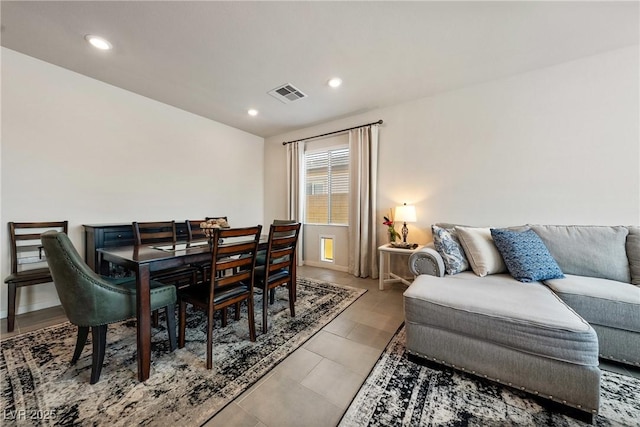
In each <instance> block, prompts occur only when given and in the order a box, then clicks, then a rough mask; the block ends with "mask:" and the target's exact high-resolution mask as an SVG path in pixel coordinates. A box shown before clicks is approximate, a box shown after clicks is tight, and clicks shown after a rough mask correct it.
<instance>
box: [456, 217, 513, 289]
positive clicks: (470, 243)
mask: <svg viewBox="0 0 640 427" xmlns="http://www.w3.org/2000/svg"><path fill="white" fill-rule="evenodd" d="M456 232H457V233H458V239H459V240H460V244H461V245H462V248H463V249H464V253H465V255H466V256H467V260H468V261H469V264H470V265H471V269H472V270H473V272H474V273H476V274H477V275H478V276H480V277H483V276H486V275H488V274H497V273H506V272H507V266H506V265H505V263H504V261H503V259H502V255H500V252H499V251H498V248H497V246H496V245H495V243H494V242H493V237H491V229H490V228H474V227H456Z"/></svg>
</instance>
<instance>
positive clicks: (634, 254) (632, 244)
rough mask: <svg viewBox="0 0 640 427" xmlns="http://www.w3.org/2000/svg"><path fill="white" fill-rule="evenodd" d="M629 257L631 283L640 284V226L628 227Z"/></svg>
mask: <svg viewBox="0 0 640 427" xmlns="http://www.w3.org/2000/svg"><path fill="white" fill-rule="evenodd" d="M628 228H629V235H628V236H627V258H629V271H630V273H631V283H633V284H634V285H637V286H640V227H628Z"/></svg>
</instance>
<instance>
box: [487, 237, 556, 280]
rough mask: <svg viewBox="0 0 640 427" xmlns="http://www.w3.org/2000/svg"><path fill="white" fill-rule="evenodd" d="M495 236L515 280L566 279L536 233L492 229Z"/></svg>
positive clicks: (499, 249) (494, 239)
mask: <svg viewBox="0 0 640 427" xmlns="http://www.w3.org/2000/svg"><path fill="white" fill-rule="evenodd" d="M491 236H492V237H493V241H494V243H495V244H496V246H497V247H498V251H500V255H502V258H503V259H504V263H505V264H506V266H507V269H508V270H509V273H511V275H512V276H513V278H514V279H516V280H518V281H520V282H537V281H539V280H546V279H562V278H564V275H563V274H562V270H560V267H558V263H556V260H555V259H554V258H553V256H551V253H549V250H548V249H547V247H546V246H545V244H544V242H543V241H542V239H540V236H538V235H537V234H536V232H535V231H533V230H527V231H520V232H519V231H512V230H504V229H495V228H492V229H491Z"/></svg>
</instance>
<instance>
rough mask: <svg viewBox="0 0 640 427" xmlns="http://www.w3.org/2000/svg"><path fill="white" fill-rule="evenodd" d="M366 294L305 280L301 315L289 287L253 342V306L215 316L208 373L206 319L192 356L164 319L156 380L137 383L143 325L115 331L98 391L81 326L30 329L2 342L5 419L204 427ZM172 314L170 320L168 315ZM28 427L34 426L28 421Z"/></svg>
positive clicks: (198, 314) (157, 336)
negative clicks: (172, 345) (173, 345)
mask: <svg viewBox="0 0 640 427" xmlns="http://www.w3.org/2000/svg"><path fill="white" fill-rule="evenodd" d="M364 292H365V290H364V289H357V288H353V287H349V286H344V285H338V284H333V283H328V282H324V281H318V280H313V279H306V278H301V277H299V278H298V280H297V295H298V299H297V301H296V317H295V318H291V316H290V314H289V302H288V298H287V293H286V290H285V289H278V290H277V291H276V300H275V303H274V304H272V305H270V306H269V319H270V322H269V333H267V334H260V335H258V336H257V341H256V342H255V343H252V342H251V341H249V340H248V339H246V337H248V331H247V311H246V306H244V305H243V306H242V307H243V308H242V311H243V312H242V316H241V320H240V321H237V322H229V324H228V326H226V327H220V317H219V316H218V315H216V325H215V328H216V329H215V330H216V333H215V334H214V342H215V346H214V347H215V349H216V355H215V367H216V369H214V370H211V371H210V370H207V369H204V365H205V362H204V359H205V355H206V348H205V342H206V339H207V338H206V332H205V331H204V328H202V327H198V325H204V324H206V313H204V312H202V311H198V310H191V309H188V310H187V319H186V321H187V325H188V328H187V340H186V341H187V342H186V349H184V350H177V351H175V352H173V353H170V354H169V353H168V347H169V343H168V339H167V331H166V328H165V327H164V326H165V324H164V322H161V323H160V325H159V327H158V328H157V329H156V328H154V329H153V331H152V337H151V339H152V341H151V352H152V356H151V360H152V365H151V376H150V377H149V379H148V380H147V381H145V382H139V381H138V380H137V378H136V369H137V368H136V358H135V353H136V321H135V320H128V321H124V322H119V323H114V324H112V325H110V326H109V345H108V346H107V348H106V357H105V360H107V361H108V363H109V366H108V367H107V366H105V369H104V370H103V372H102V376H101V380H100V381H99V382H98V383H96V384H94V385H89V383H88V379H89V375H90V371H91V353H90V352H89V351H88V350H86V351H84V352H83V353H82V356H81V357H80V359H79V360H78V362H77V364H76V365H75V366H69V357H70V355H72V354H73V349H74V345H75V338H76V327H75V326H73V325H72V324H70V323H63V324H60V325H56V326H51V327H48V328H45V329H39V330H37V331H33V332H27V333H24V334H21V335H17V336H14V337H11V338H6V339H3V340H2V342H0V352H1V353H2V354H1V355H0V358H1V359H2V360H3V361H6V363H2V364H0V378H2V384H3V387H4V389H5V390H11V392H9V393H3V394H2V395H1V396H0V413H1V411H3V410H6V413H9V410H11V411H20V410H23V411H26V413H29V412H28V411H36V410H41V411H42V412H43V413H44V412H46V411H47V410H49V411H51V412H54V411H55V417H56V419H55V420H52V421H51V422H50V423H49V422H41V424H43V425H44V424H46V425H49V424H55V423H57V424H59V425H110V426H114V427H115V426H127V425H158V424H163V425H176V426H180V427H183V426H184V427H189V426H201V425H204V424H205V423H206V422H207V420H209V419H210V418H211V417H213V416H214V415H215V414H216V413H217V412H219V411H220V410H222V409H223V408H224V407H225V406H227V404H229V403H230V402H231V401H233V399H235V398H236V397H237V396H239V395H240V394H242V393H243V392H244V391H245V390H247V389H248V388H249V387H251V386H252V385H253V384H255V383H256V382H257V381H258V380H260V378H263V377H264V375H265V374H267V373H268V372H269V371H270V370H272V369H273V368H274V367H275V366H276V365H278V363H280V362H281V361H282V360H283V359H284V358H285V357H287V356H288V355H289V354H291V353H292V352H293V351H295V350H296V349H297V348H299V347H300V346H301V345H302V344H303V343H305V342H307V340H308V339H309V338H311V337H312V336H313V335H314V334H315V333H317V332H318V331H319V330H320V329H322V328H323V327H324V326H325V325H326V324H327V323H329V322H330V321H331V320H332V319H334V318H335V317H336V316H337V315H338V314H340V313H342V312H343V310H345V309H346V308H347V307H348V306H349V305H351V304H352V303H353V302H355V301H356V300H357V299H358V297H360V296H361V295H362V294H363V293H364ZM255 298H256V326H259V327H262V324H261V321H260V319H262V295H260V294H258V295H256V296H255ZM163 315H164V314H161V316H163ZM24 424H25V425H26V424H27V423H24Z"/></svg>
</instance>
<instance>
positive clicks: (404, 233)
mask: <svg viewBox="0 0 640 427" xmlns="http://www.w3.org/2000/svg"><path fill="white" fill-rule="evenodd" d="M408 235H409V229H408V228H407V223H406V222H405V223H404V224H403V225H402V243H407V236H408Z"/></svg>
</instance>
